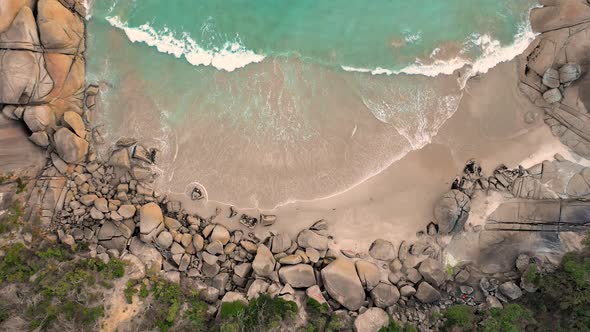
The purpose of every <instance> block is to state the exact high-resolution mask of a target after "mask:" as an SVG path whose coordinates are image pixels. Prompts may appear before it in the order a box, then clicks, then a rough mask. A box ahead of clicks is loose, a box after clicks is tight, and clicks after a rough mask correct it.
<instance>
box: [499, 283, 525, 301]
mask: <svg viewBox="0 0 590 332" xmlns="http://www.w3.org/2000/svg"><path fill="white" fill-rule="evenodd" d="M498 290H500V292H501V293H502V294H504V295H506V296H507V297H508V298H509V299H511V300H516V299H518V298H520V297H521V296H522V290H521V289H520V287H518V286H517V285H516V284H515V283H514V282H512V281H508V282H505V283H503V284H501V285H500V286H499V287H498Z"/></svg>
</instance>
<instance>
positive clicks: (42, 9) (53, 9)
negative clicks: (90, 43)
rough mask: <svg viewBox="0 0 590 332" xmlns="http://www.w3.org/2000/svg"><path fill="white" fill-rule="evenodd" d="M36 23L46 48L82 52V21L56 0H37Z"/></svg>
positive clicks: (73, 52) (57, 50)
mask: <svg viewBox="0 0 590 332" xmlns="http://www.w3.org/2000/svg"><path fill="white" fill-rule="evenodd" d="M37 12H38V14H37V24H38V25H39V34H40V35H41V42H42V43H43V46H44V47H45V49H46V50H49V51H52V52H56V53H65V54H79V53H82V52H84V47H85V46H84V21H83V19H82V17H80V16H79V15H77V14H75V13H73V12H72V11H70V10H69V9H67V8H66V7H64V6H63V5H62V4H61V3H60V2H59V1H58V0H39V3H38V4H37Z"/></svg>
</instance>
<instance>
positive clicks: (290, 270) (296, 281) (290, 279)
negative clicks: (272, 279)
mask: <svg viewBox="0 0 590 332" xmlns="http://www.w3.org/2000/svg"><path fill="white" fill-rule="evenodd" d="M279 278H280V280H281V282H282V283H283V284H289V285H291V287H294V288H307V287H311V286H313V285H315V284H316V280H315V273H314V271H313V267H311V265H308V264H297V265H291V266H284V267H282V268H281V269H280V270H279Z"/></svg>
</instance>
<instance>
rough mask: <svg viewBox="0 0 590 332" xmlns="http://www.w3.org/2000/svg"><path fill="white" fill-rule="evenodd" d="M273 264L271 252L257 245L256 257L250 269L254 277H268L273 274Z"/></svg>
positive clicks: (263, 246)
mask: <svg viewBox="0 0 590 332" xmlns="http://www.w3.org/2000/svg"><path fill="white" fill-rule="evenodd" d="M275 264H276V261H275V258H274V257H273V255H272V252H270V250H269V249H268V248H267V247H266V246H265V245H263V244H260V245H258V249H257V250H256V257H255V258H254V261H253V262H252V269H254V272H255V273H256V275H257V276H260V277H267V276H269V275H270V274H271V273H272V272H273V270H274V268H275Z"/></svg>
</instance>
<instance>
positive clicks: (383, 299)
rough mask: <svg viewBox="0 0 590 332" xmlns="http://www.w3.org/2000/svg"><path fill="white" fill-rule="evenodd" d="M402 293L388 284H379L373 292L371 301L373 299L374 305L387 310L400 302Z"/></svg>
mask: <svg viewBox="0 0 590 332" xmlns="http://www.w3.org/2000/svg"><path fill="white" fill-rule="evenodd" d="M399 297H400V292H399V290H398V289H397V287H395V286H393V285H390V284H386V283H383V282H381V283H379V284H377V286H375V287H374V288H373V289H372V290H371V299H373V303H374V304H375V306H377V307H379V308H383V309H385V308H387V307H390V306H392V305H394V304H395V303H397V301H398V300H399Z"/></svg>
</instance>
